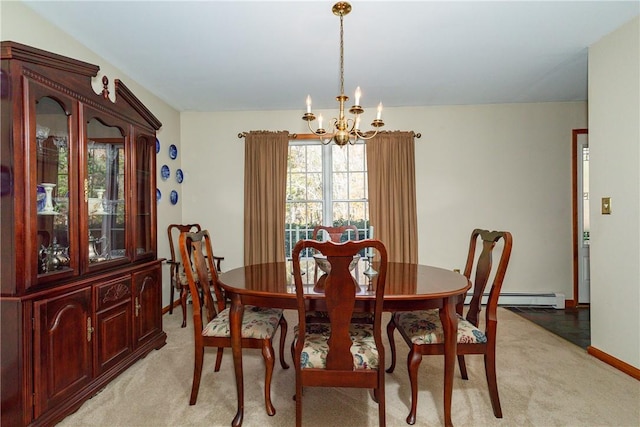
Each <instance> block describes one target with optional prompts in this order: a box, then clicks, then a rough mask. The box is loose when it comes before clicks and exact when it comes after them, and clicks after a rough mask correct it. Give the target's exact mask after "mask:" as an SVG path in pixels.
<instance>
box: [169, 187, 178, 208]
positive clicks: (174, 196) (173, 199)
mask: <svg viewBox="0 0 640 427" xmlns="http://www.w3.org/2000/svg"><path fill="white" fill-rule="evenodd" d="M170 197H171V204H172V205H175V204H176V203H178V192H177V191H176V190H172V191H171V196H170Z"/></svg>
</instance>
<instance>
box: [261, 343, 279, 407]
mask: <svg viewBox="0 0 640 427" xmlns="http://www.w3.org/2000/svg"><path fill="white" fill-rule="evenodd" d="M262 357H263V358H264V365H265V373H264V403H265V406H266V409H267V414H268V415H269V416H273V415H275V414H276V408H274V407H273V403H271V378H272V377H273V366H274V365H275V362H276V359H275V357H274V355H273V346H272V345H271V340H269V339H265V340H264V343H263V345H262Z"/></svg>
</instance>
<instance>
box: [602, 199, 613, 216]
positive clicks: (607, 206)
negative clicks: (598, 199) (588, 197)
mask: <svg viewBox="0 0 640 427" xmlns="http://www.w3.org/2000/svg"><path fill="white" fill-rule="evenodd" d="M602 215H611V197H603V198H602Z"/></svg>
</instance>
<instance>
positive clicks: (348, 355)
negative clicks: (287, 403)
mask: <svg viewBox="0 0 640 427" xmlns="http://www.w3.org/2000/svg"><path fill="white" fill-rule="evenodd" d="M365 248H373V249H375V250H376V251H377V252H378V254H379V260H380V263H379V268H378V275H377V276H376V278H375V279H374V280H373V290H371V291H370V290H369V288H368V287H367V285H364V286H360V285H359V284H358V282H357V281H356V279H355V278H354V277H353V276H352V275H351V272H350V270H349V265H350V264H351V262H352V261H353V256H354V255H355V254H357V253H358V252H359V251H361V250H362V249H365ZM306 249H313V250H315V251H318V252H320V253H322V254H323V255H325V256H326V258H327V261H328V262H329V263H330V265H331V268H330V269H329V271H328V273H325V274H326V280H325V287H324V294H321V295H320V296H318V297H317V298H315V297H314V298H307V297H306V296H305V286H306V284H305V283H303V281H302V272H301V267H300V257H301V254H302V253H303V251H304V253H307V252H308V251H307V250H306ZM386 276H387V251H386V249H385V247H384V245H383V244H382V242H380V241H379V240H360V241H347V242H344V243H334V242H332V241H327V242H318V241H314V240H300V241H298V243H297V244H296V246H295V247H294V250H293V277H294V283H295V290H296V299H297V310H298V322H299V323H298V325H297V326H296V327H295V329H294V342H293V345H292V352H293V360H294V365H295V370H296V395H295V400H296V426H300V425H301V424H302V392H303V388H304V387H309V386H315V387H355V388H369V389H371V390H373V399H374V401H375V402H377V403H378V419H379V424H380V426H384V425H385V394H384V347H383V344H382V332H381V329H382V326H381V322H382V319H381V318H382V303H383V296H384V287H385V283H386ZM366 292H371V293H373V294H374V295H375V301H374V303H373V304H372V305H369V306H368V307H367V308H366V309H368V310H371V309H372V308H373V317H374V322H373V324H369V323H359V322H354V321H353V320H352V318H353V313H354V312H355V311H359V310H365V309H364V308H360V307H358V306H357V305H356V295H359V294H362V293H366ZM320 304H322V305H323V309H325V310H326V311H327V313H328V319H329V321H328V322H323V323H308V322H307V313H308V312H309V311H313V310H315V307H314V306H315V305H320Z"/></svg>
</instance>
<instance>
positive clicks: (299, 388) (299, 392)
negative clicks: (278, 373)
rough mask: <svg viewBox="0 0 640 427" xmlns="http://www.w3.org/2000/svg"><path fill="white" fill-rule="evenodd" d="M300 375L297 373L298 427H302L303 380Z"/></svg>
mask: <svg viewBox="0 0 640 427" xmlns="http://www.w3.org/2000/svg"><path fill="white" fill-rule="evenodd" d="M294 363H295V360H294ZM299 374H300V372H296V395H295V400H296V427H302V380H301V379H300V375H299Z"/></svg>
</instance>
